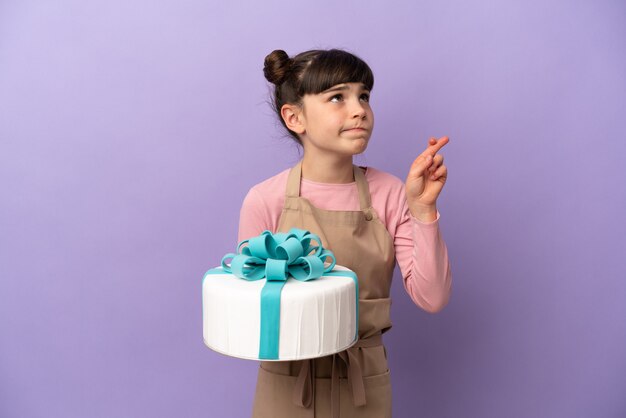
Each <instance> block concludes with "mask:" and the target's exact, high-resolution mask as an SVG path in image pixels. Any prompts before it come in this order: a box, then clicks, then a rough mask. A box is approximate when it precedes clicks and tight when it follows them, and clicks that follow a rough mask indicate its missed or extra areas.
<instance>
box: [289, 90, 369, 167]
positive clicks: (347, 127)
mask: <svg viewBox="0 0 626 418" xmlns="http://www.w3.org/2000/svg"><path fill="white" fill-rule="evenodd" d="M369 97H370V92H369V91H368V90H367V88H366V87H365V86H364V85H363V84H362V83H343V84H337V85H335V86H333V87H331V88H329V89H328V90H325V91H323V92H321V93H318V94H307V95H305V96H304V97H303V98H302V102H303V110H302V113H301V115H300V116H301V122H302V125H303V127H304V132H303V133H302V134H300V139H301V140H302V144H303V146H304V149H305V151H306V150H307V149H309V150H312V149H315V150H316V151H318V152H325V153H337V154H340V155H342V156H352V155H355V154H360V153H362V152H363V151H365V149H366V148H367V144H368V141H369V139H370V136H371V135H372V129H373V128H374V112H373V111H372V108H371V107H370V104H369Z"/></svg>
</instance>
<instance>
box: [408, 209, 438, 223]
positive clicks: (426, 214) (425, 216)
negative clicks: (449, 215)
mask: <svg viewBox="0 0 626 418" xmlns="http://www.w3.org/2000/svg"><path fill="white" fill-rule="evenodd" d="M409 211H410V212H411V215H413V217H414V218H415V219H417V220H418V221H422V222H432V221H434V220H436V219H437V206H436V205H431V206H418V207H409Z"/></svg>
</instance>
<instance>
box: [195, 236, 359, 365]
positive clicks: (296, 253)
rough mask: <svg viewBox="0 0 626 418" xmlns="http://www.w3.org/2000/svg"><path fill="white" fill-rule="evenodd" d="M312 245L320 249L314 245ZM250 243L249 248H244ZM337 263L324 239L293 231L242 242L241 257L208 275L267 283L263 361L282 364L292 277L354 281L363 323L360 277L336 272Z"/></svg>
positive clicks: (233, 256)
mask: <svg viewBox="0 0 626 418" xmlns="http://www.w3.org/2000/svg"><path fill="white" fill-rule="evenodd" d="M312 241H315V242H316V243H317V244H318V245H317V246H313V245H311V242H312ZM246 243H247V244H248V245H247V246H245V247H243V248H242V246H243V245H244V244H246ZM327 258H330V260H331V262H330V264H329V265H327V266H325V265H324V261H325V260H326V259H327ZM228 259H232V261H231V263H230V265H228V264H227V263H226V260H228ZM335 263H336V260H335V255H334V254H333V252H332V251H330V250H328V249H325V248H324V247H323V246H322V241H321V240H320V238H319V237H318V236H317V235H315V234H312V233H311V232H309V231H306V230H303V229H298V228H292V229H291V230H290V231H289V232H277V233H275V234H273V233H272V232H270V231H267V230H266V231H263V232H262V233H261V234H260V235H258V236H256V237H253V238H250V239H246V240H243V241H241V242H240V243H239V245H237V254H234V253H229V254H226V255H225V256H224V257H223V258H222V267H221V268H216V269H211V270H209V271H207V272H206V274H205V277H206V275H208V274H224V273H231V274H233V275H234V276H236V277H238V278H240V279H244V280H248V281H255V280H261V279H266V283H265V285H264V286H263V289H262V290H261V337H260V338H261V340H260V347H259V358H260V359H264V360H278V346H279V341H280V294H281V291H282V289H283V286H284V285H285V282H286V281H287V279H288V278H289V277H290V276H291V277H293V278H294V279H296V280H299V281H303V282H304V281H308V280H315V279H319V278H320V277H322V276H347V277H351V278H352V279H353V280H354V284H355V286H356V295H357V298H356V306H357V317H356V320H357V324H358V323H359V321H358V318H359V317H358V312H359V310H358V306H359V304H358V300H359V298H358V294H359V293H358V292H359V290H358V289H359V284H358V280H357V277H356V275H355V274H354V273H353V272H351V271H342V270H337V271H332V270H333V268H334V267H335ZM357 328H358V325H357ZM355 338H356V335H355Z"/></svg>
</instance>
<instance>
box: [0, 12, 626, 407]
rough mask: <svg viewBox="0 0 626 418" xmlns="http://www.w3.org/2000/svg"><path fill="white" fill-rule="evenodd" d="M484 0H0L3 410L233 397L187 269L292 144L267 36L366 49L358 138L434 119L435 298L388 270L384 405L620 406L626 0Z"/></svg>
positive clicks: (625, 301) (241, 392) (222, 248)
mask: <svg viewBox="0 0 626 418" xmlns="http://www.w3.org/2000/svg"><path fill="white" fill-rule="evenodd" d="M504 3H505V2H497V1H482V2H477V1H462V0H459V1H442V2H434V1H432V2H382V1H379V2H374V1H369V2H356V1H349V2H326V1H317V2H313V3H311V2H308V3H289V4H288V3H284V2H280V1H264V2H263V4H260V3H258V2H249V3H227V2H206V1H182V2H181V1H173V0H168V1H160V2H152V1H145V0H143V1H132V2H125V1H110V0H107V1H104V0H98V1H90V2H85V1H82V0H74V1H71V0H64V1H58V2H44V1H39V2H37V1H24V0H21V1H17V0H14V1H7V0H5V1H3V2H0V186H1V189H0V190H1V193H2V197H1V200H0V416H2V417H10V418H13V417H28V418H37V417H46V418H49V417H107V418H108V417H129V418H131V417H132V418H135V417H152V418H157V417H164V418H165V417H167V418H169V417H207V416H211V417H245V416H248V415H249V412H250V409H251V405H252V398H253V391H254V386H255V380H256V368H257V363H254V362H247V361H243V360H238V359H231V358H228V357H225V356H221V355H219V354H217V353H214V352H212V351H211V350H209V349H207V348H206V347H204V345H203V342H202V329H201V298H200V281H201V278H202V275H203V273H204V272H205V270H206V269H208V268H209V267H212V266H214V265H216V264H217V263H218V262H219V260H220V258H221V256H222V255H223V254H224V253H226V252H230V251H232V250H233V248H234V246H235V245H236V238H237V236H236V234H237V223H238V215H239V208H240V205H241V202H242V199H243V197H244V196H245V194H246V192H247V190H248V189H249V187H251V186H252V185H253V184H256V183H258V182H259V181H261V180H263V179H265V178H267V177H269V176H271V175H274V174H276V173H277V172H279V171H280V170H283V169H285V168H287V167H290V166H292V165H293V164H294V163H295V162H297V160H298V158H299V155H298V150H297V148H295V147H294V146H293V145H292V143H291V142H290V140H288V139H286V138H284V137H283V136H282V131H281V130H280V129H278V122H277V119H276V118H275V116H274V115H273V114H272V111H271V109H270V108H269V106H268V104H267V100H268V91H269V90H268V87H267V84H266V82H265V80H264V78H263V75H262V71H261V69H262V64H263V58H264V57H265V55H266V54H268V53H269V52H270V51H271V50H272V49H275V48H283V49H285V50H286V51H287V52H288V53H290V54H294V53H297V52H300V51H302V50H305V49H310V48H315V47H322V48H327V47H342V48H346V49H348V50H350V51H353V52H355V53H357V54H358V55H360V56H361V57H362V58H364V59H365V60H366V61H367V62H368V63H369V64H370V65H371V67H372V68H373V70H374V73H375V77H376V83H375V88H374V91H373V96H372V105H373V107H374V110H375V113H376V129H375V132H374V135H373V137H372V142H371V145H370V146H369V148H368V150H367V152H366V153H365V154H364V155H363V156H359V157H358V158H356V159H355V162H357V163H359V164H363V165H371V166H374V167H377V168H379V169H382V170H385V171H388V172H390V173H393V174H395V175H396V176H398V177H400V178H404V177H405V176H406V173H407V171H408V167H409V165H410V164H411V162H412V160H413V158H415V157H416V156H417V154H418V153H419V152H421V151H422V149H423V148H424V147H425V145H426V141H427V139H428V137H429V136H443V135H448V136H449V137H450V138H451V141H450V143H449V144H448V145H447V146H446V147H445V148H444V150H443V152H442V153H443V154H444V155H445V158H446V159H445V163H446V165H447V166H448V167H449V180H448V184H447V185H446V187H445V188H444V190H443V193H442V195H441V197H440V199H439V203H438V207H439V210H440V212H441V214H442V217H441V228H442V231H443V234H444V238H445V240H446V243H447V245H448V249H449V253H450V257H451V262H452V271H453V279H454V290H453V297H452V300H451V302H450V304H449V305H448V307H447V308H446V309H445V310H444V311H442V312H441V313H439V314H437V315H430V314H427V313H425V312H423V311H421V310H420V309H418V308H417V307H415V306H414V305H413V304H412V302H411V301H410V299H409V298H408V296H407V295H406V294H405V292H404V289H403V287H402V284H401V281H400V276H399V275H398V274H397V273H396V276H395V279H394V285H393V297H394V305H393V312H392V315H393V316H392V320H393V322H394V328H393V329H392V330H391V332H390V333H388V334H387V335H386V344H387V346H388V352H389V356H390V361H391V372H392V379H393V390H394V416H395V417H416V416H420V417H429V418H431V417H432V418H438V417H480V418H484V417H494V418H496V417H497V418H500V417H509V418H517V417H569V418H573V417H581V418H583V417H584V418H587V417H624V416H626V400H625V397H624V394H625V393H626V355H625V353H626V325H625V322H626V321H625V319H626V280H625V276H626V275H625V273H626V266H625V264H626V262H625V259H626V257H625V253H626V251H625V250H626V219H625V215H624V214H625V213H626V192H625V190H626V188H625V187H624V180H625V179H626V173H625V169H624V161H623V160H624V156H625V155H626V145H625V139H626V138H625V135H624V133H625V131H626V130H625V129H626V123H625V122H624V119H625V118H624V116H625V115H626V99H625V97H626V94H625V93H626V77H625V74H626V24H625V23H626V19H625V17H626V7H625V6H624V3H623V2H621V1H595V2H591V1H587V2H580V1H578V2H571V1H564V0H563V1H551V2H545V1H537V0H533V1H522V0H517V1H509V2H506V4H504ZM286 396H290V395H289V394H286Z"/></svg>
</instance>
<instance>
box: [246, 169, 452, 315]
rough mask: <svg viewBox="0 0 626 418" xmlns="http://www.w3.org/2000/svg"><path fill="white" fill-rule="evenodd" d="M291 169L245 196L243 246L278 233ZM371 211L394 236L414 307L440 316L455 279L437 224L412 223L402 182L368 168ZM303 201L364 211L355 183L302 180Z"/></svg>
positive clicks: (414, 219) (405, 283)
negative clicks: (252, 239) (265, 234)
mask: <svg viewBox="0 0 626 418" xmlns="http://www.w3.org/2000/svg"><path fill="white" fill-rule="evenodd" d="M288 175H289V169H287V170H284V171H282V172H280V173H278V174H277V175H275V176H273V177H270V178H269V179H267V180H265V181H263V182H261V183H259V184H257V185H255V186H253V187H252V188H251V189H250V191H249V192H248V194H247V195H246V197H245V199H244V201H243V205H242V207H241V213H240V218H239V241H242V240H244V239H247V238H250V237H253V236H256V235H259V234H260V233H261V232H263V231H264V230H266V229H267V230H269V231H272V232H276V229H277V228H278V221H279V219H280V215H281V212H282V209H283V206H284V203H285V190H286V187H287V177H288ZM365 178H366V180H367V182H368V184H369V189H370V195H371V199H372V206H373V207H374V209H375V210H376V213H378V216H379V218H380V220H381V221H382V223H383V224H384V225H385V227H386V228H387V230H388V231H389V234H390V235H391V237H393V242H394V247H395V252H396V261H397V262H398V265H399V266H400V271H401V272H402V277H403V283H404V288H405V289H406V291H407V293H408V294H409V296H410V297H411V299H412V300H413V302H415V304H416V305H417V306H419V307H421V308H422V309H424V310H425V311H427V312H432V313H434V312H438V311H439V310H441V309H442V308H443V307H444V306H445V305H446V304H447V303H448V300H449V297H450V292H451V285H452V275H451V272H450V264H449V260H448V249H447V247H446V244H445V242H444V240H443V237H442V236H441V231H440V230H439V218H440V214H439V212H437V218H436V220H434V221H432V222H422V221H419V220H418V219H416V218H414V217H413V215H411V212H410V211H409V207H408V205H407V201H406V194H405V189H404V183H403V182H402V181H401V180H400V179H399V178H397V177H395V176H393V175H391V174H389V173H385V172H383V171H380V170H377V169H375V168H372V167H367V168H366V171H365ZM300 196H301V197H304V198H306V199H307V200H308V201H309V202H311V204H312V205H313V206H315V207H318V208H320V209H325V210H345V211H354V210H360V205H359V194H358V190H357V186H356V182H352V183H344V184H334V183H333V184H331V183H318V182H314V181H311V180H307V179H304V178H303V179H302V180H301V185H300Z"/></svg>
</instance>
